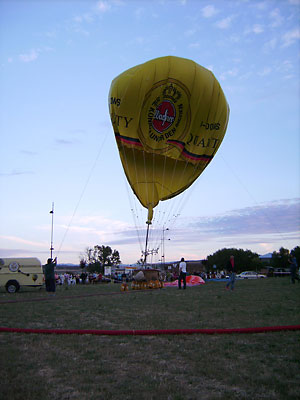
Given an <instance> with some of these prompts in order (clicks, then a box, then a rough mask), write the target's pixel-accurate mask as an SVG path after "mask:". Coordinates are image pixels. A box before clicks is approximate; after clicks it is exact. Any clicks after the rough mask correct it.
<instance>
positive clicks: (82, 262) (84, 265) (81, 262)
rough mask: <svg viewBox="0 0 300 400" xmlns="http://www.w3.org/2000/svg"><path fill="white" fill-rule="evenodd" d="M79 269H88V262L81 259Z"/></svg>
mask: <svg viewBox="0 0 300 400" xmlns="http://www.w3.org/2000/svg"><path fill="white" fill-rule="evenodd" d="M79 267H80V268H81V269H82V270H83V269H84V268H85V267H86V261H85V260H84V258H82V257H81V258H80V261H79Z"/></svg>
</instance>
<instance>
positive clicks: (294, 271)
mask: <svg viewBox="0 0 300 400" xmlns="http://www.w3.org/2000/svg"><path fill="white" fill-rule="evenodd" d="M288 261H289V264H290V271H291V281H292V283H295V280H297V281H298V283H299V281H300V279H299V276H298V274H297V269H298V268H297V267H298V265H297V260H296V257H295V256H293V255H292V256H291V257H289V260H288Z"/></svg>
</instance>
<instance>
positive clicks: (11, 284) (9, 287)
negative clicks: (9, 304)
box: [5, 281, 20, 293]
mask: <svg viewBox="0 0 300 400" xmlns="http://www.w3.org/2000/svg"><path fill="white" fill-rule="evenodd" d="M5 288H6V291H7V292H8V293H16V292H17V291H18V290H19V289H20V285H19V283H18V282H17V281H8V282H7V284H6V285H5Z"/></svg>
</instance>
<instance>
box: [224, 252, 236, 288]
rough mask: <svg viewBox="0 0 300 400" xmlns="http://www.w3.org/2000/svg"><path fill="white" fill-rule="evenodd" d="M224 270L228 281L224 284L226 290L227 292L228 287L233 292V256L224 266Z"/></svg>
mask: <svg viewBox="0 0 300 400" xmlns="http://www.w3.org/2000/svg"><path fill="white" fill-rule="evenodd" d="M226 270H227V272H228V274H229V281H228V282H227V284H226V289H227V290H229V286H230V288H231V290H234V283H235V269H234V256H230V259H229V261H228V263H227V265H226Z"/></svg>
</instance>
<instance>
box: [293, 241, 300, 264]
mask: <svg viewBox="0 0 300 400" xmlns="http://www.w3.org/2000/svg"><path fill="white" fill-rule="evenodd" d="M291 254H292V255H293V256H295V257H296V260H297V263H298V267H299V266H300V247H299V246H296V247H295V248H294V249H293V250H291Z"/></svg>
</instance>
